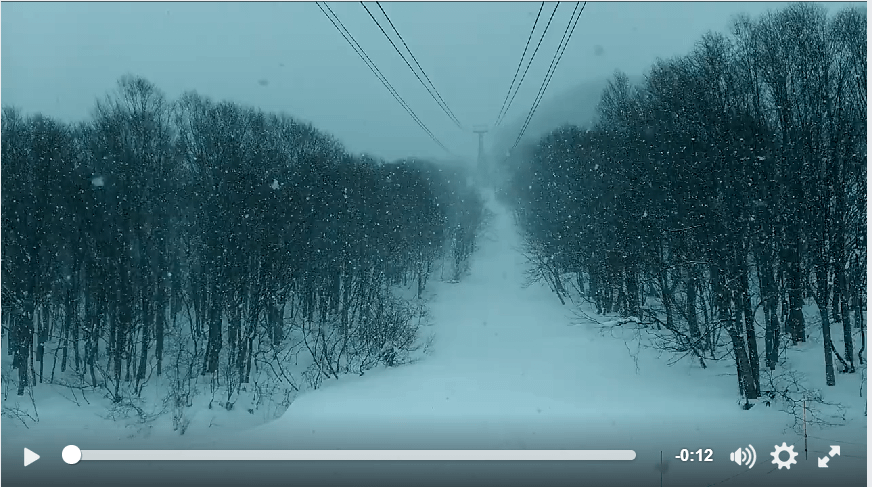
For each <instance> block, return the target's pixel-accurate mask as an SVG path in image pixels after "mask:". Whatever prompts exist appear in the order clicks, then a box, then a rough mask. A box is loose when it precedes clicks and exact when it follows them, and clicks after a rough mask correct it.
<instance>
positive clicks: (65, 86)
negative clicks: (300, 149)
mask: <svg viewBox="0 0 872 487" xmlns="http://www.w3.org/2000/svg"><path fill="white" fill-rule="evenodd" d="M330 5H331V7H332V8H333V10H334V11H335V12H336V14H337V15H338V16H339V18H340V19H341V20H342V22H343V23H344V24H345V26H346V27H347V28H348V29H349V31H350V32H351V33H352V35H353V36H354V37H355V39H356V40H357V41H358V42H359V43H360V45H361V46H362V47H363V48H364V49H365V50H366V52H367V53H368V54H369V55H370V56H371V57H372V59H373V60H374V61H375V63H376V64H377V66H378V67H379V68H380V70H381V71H382V72H383V73H384V74H385V76H386V77H387V79H388V80H389V81H390V82H391V84H392V85H394V87H395V88H396V89H397V91H398V92H399V94H400V96H402V97H403V98H404V99H405V100H406V101H407V102H408V104H409V105H410V106H411V108H412V110H413V111H414V112H415V113H416V114H417V115H418V117H420V119H421V120H422V121H423V123H424V124H425V125H426V126H427V127H428V128H429V129H430V130H431V131H432V132H433V133H434V134H435V135H436V137H437V138H438V139H440V140H441V141H442V142H443V143H444V144H445V145H446V146H447V147H448V148H449V149H450V150H451V151H452V152H454V153H455V154H458V155H459V156H461V157H464V158H468V159H473V158H474V157H475V154H476V151H477V137H476V136H475V134H473V133H471V132H470V129H471V128H473V127H474V126H478V125H485V126H490V125H492V124H493V122H494V121H495V119H496V116H497V113H498V112H499V109H500V106H501V104H502V102H503V98H504V96H505V93H506V90H507V89H508V86H509V83H510V82H511V79H512V75H513V74H514V72H515V68H516V67H517V64H518V61H519V58H520V56H521V52H522V51H523V48H524V44H525V42H526V40H527V37H528V35H529V33H530V28H531V27H532V25H533V20H534V18H535V15H536V12H537V11H538V8H539V3H536V2H441V3H440V2H385V3H383V5H382V6H383V7H384V9H385V11H386V12H387V13H388V15H389V16H390V18H391V21H392V22H393V23H394V25H395V26H396V28H397V29H398V31H399V32H400V34H402V36H403V38H404V40H405V41H406V42H407V44H408V46H409V47H410V48H411V51H412V53H413V54H414V55H415V57H416V58H417V59H418V61H419V62H420V63H421V66H422V67H423V68H424V70H425V71H426V72H427V74H428V76H429V77H430V79H431V80H432V81H433V83H434V84H435V86H436V88H437V90H438V91H439V93H440V94H441V95H442V97H443V98H444V99H445V101H446V102H447V104H448V105H449V107H450V108H451V110H452V111H453V112H454V113H455V114H456V116H457V117H458V118H459V120H460V121H461V122H462V124H463V125H464V128H466V129H467V130H466V131H461V130H460V129H459V128H458V127H457V126H455V125H454V124H453V122H452V121H451V120H450V119H449V118H448V117H447V116H446V115H445V114H444V113H443V112H442V111H441V110H440V108H439V107H438V105H437V104H436V103H435V102H434V101H433V99H432V98H431V97H430V96H429V95H428V94H427V92H426V90H425V89H424V88H423V86H422V85H421V84H420V83H419V82H418V80H417V79H415V77H414V75H413V74H412V73H411V72H410V70H409V69H408V67H407V66H406V65H405V63H404V62H403V60H402V59H401V58H400V57H399V55H398V54H397V53H396V51H394V48H393V47H392V46H391V44H390V43H389V42H388V40H387V39H386V38H385V37H384V35H383V34H382V33H381V31H379V29H378V28H377V27H376V25H375V24H374V23H373V22H372V19H371V18H370V17H369V16H368V14H367V13H366V11H365V10H364V9H363V8H362V7H361V5H360V4H359V3H357V2H340V3H331V4H330ZM783 5H785V4H784V3H774V2H772V3H770V2H767V3H763V2H759V3H758V2H710V3H706V2H676V3H669V2H642V3H624V2H589V3H588V4H587V6H586V8H585V10H584V13H583V14H582V15H581V18H580V21H579V23H578V27H577V29H576V31H575V33H574V36H573V37H572V39H571V42H570V44H569V46H568V48H567V50H566V54H565V56H564V58H563V60H562V61H561V63H560V65H559V68H558V70H557V72H556V74H555V75H554V77H553V81H552V83H551V84H550V86H549V88H548V92H547V94H546V96H545V101H544V102H543V105H544V104H547V101H548V100H549V99H553V98H554V97H555V96H558V95H559V94H560V93H562V92H566V91H567V90H570V89H571V88H572V87H574V86H576V85H578V84H579V83H583V82H587V81H594V80H600V79H604V78H607V77H609V76H611V75H612V73H614V72H615V71H616V70H621V71H624V72H626V73H628V74H630V75H637V76H638V75H642V74H644V72H645V71H646V70H647V69H648V67H649V66H650V65H651V63H652V62H654V60H655V59H656V58H657V57H664V58H665V57H671V56H676V55H681V54H684V53H686V52H688V51H689V50H690V49H691V48H692V46H693V44H694V43H695V42H696V41H697V40H698V39H699V37H700V36H701V35H702V34H703V33H705V32H706V31H709V30H716V31H726V29H727V27H728V24H729V22H730V19H731V18H732V17H733V16H734V15H736V14H738V13H742V12H745V13H748V14H750V15H752V16H756V15H759V14H761V13H763V12H765V11H767V10H770V9H772V8H773V7H777V6H783ZM845 5H846V4H845V3H839V4H832V3H827V4H825V6H826V7H827V8H829V9H830V10H831V11H833V10H837V9H840V8H842V7H844V6H845ZM368 6H369V7H370V10H372V11H373V12H374V14H376V15H377V16H378V15H379V14H380V12H379V11H378V9H377V7H376V5H375V4H368ZM573 6H574V4H571V3H567V4H565V5H561V6H560V8H559V9H558V10H557V13H556V15H555V16H554V21H553V23H552V25H551V28H550V29H549V31H548V35H547V36H546V37H545V40H544V41H543V43H542V46H541V48H540V49H539V52H538V54H537V55H536V58H535V61H534V62H533V64H532V66H531V68H530V72H529V73H528V75H527V78H526V80H525V81H524V84H523V86H522V88H521V90H520V92H519V93H518V96H517V98H516V100H515V102H514V104H513V105H512V108H511V110H510V111H509V113H508V115H507V116H506V117H505V121H504V124H505V122H511V121H512V120H516V119H518V118H522V117H524V116H525V115H526V113H527V111H528V110H529V108H530V106H531V105H532V103H533V100H534V98H535V96H536V92H537V91H538V89H539V85H540V83H541V81H542V78H543V77H544V74H545V72H546V70H547V68H548V64H549V63H550V60H551V57H552V55H553V53H554V51H555V49H556V47H557V44H558V42H559V40H560V37H561V35H562V33H563V30H564V28H565V26H566V22H567V20H568V19H569V15H570V12H571V10H572V7H573ZM552 8H553V3H548V4H546V6H545V8H544V9H543V12H542V18H541V19H540V23H539V26H538V27H537V30H536V34H535V35H534V37H533V41H532V43H533V44H535V42H536V41H537V39H538V36H539V35H540V33H541V31H542V26H543V24H544V23H545V22H546V21H547V17H548V16H549V14H550V12H551V9H552ZM2 13H3V16H2V27H3V29H2V56H3V60H4V61H5V62H4V65H5V66H4V67H5V68H6V76H5V77H3V81H4V83H3V88H2V103H3V105H13V106H17V107H19V108H21V109H22V110H24V111H25V112H27V113H33V112H40V113H43V114H45V115H49V116H52V117H57V118H60V119H62V120H65V121H74V120H84V119H86V118H87V117H88V116H89V114H90V113H91V111H92V108H93V106H94V103H95V100H96V99H97V98H99V97H103V96H105V94H107V93H108V92H109V91H111V90H112V89H114V87H115V83H116V81H117V80H118V79H119V77H121V76H122V75H125V74H134V75H138V76H143V77H145V78H147V79H149V80H150V81H152V82H153V83H155V84H156V85H157V87H158V88H160V89H161V90H163V91H164V92H165V93H166V95H167V96H168V97H169V98H171V99H175V98H176V97H178V96H179V95H180V94H181V93H183V92H184V91H187V90H195V91H197V92H198V93H201V94H203V95H206V96H209V97H211V98H213V99H219V100H225V99H226V100H232V101H235V102H238V103H241V104H244V105H249V106H254V107H258V108H260V109H263V110H265V111H271V112H286V113H289V114H290V115H292V116H294V117H296V118H298V119H302V120H305V121H308V122H311V123H312V124H314V125H315V126H316V127H317V128H319V129H321V130H324V131H327V132H329V133H331V134H333V135H335V136H336V137H337V138H338V139H339V140H340V141H341V142H342V143H343V144H345V146H346V147H347V148H348V149H349V150H350V151H353V152H366V153H370V154H373V155H375V156H378V157H382V158H385V159H389V160H392V159H397V158H401V157H430V158H444V157H446V153H445V152H444V151H442V149H440V148H439V146H437V145H436V144H435V143H434V142H433V141H432V140H431V139H430V138H429V137H428V136H427V135H426V134H425V133H424V132H423V131H422V130H421V129H420V128H419V127H418V126H417V125H416V124H415V123H414V121H413V120H412V119H411V117H410V116H409V115H408V114H407V113H406V112H405V111H404V110H403V109H402V107H400V106H399V104H398V103H397V102H396V101H395V100H394V99H393V98H392V97H391V95H390V94H389V93H388V91H387V90H386V89H385V88H384V86H382V85H381V83H380V82H379V81H378V80H377V78H376V77H375V76H373V74H372V73H371V72H370V71H369V69H368V68H367V67H366V65H365V64H364V63H363V62H362V61H361V60H360V58H359V57H358V56H357V55H356V54H355V52H354V51H353V50H352V49H351V47H350V46H349V45H348V44H347V43H346V41H345V40H344V39H343V38H342V36H341V35H340V34H339V32H337V31H336V29H335V28H334V27H333V25H332V24H331V23H330V22H329V21H328V20H327V18H325V17H324V15H323V14H322V12H321V11H320V10H319V9H318V8H317V7H316V5H314V4H313V2H287V3H259V2H251V3H248V2H246V3H242V2H220V3H211V2H196V3H192V2H178V3H176V2H172V3H170V2H156V3H151V2H148V3H115V2H111V3H110V2H105V3H104V2H100V3H89V2H81V3H80V2H71V3H29V2H28V3H14V2H12V3H9V2H4V3H3V6H2ZM377 18H380V17H377ZM381 20H382V22H383V19H381ZM386 27H387V26H386ZM532 49H533V47H531V48H530V50H531V51H532ZM528 56H529V53H528Z"/></svg>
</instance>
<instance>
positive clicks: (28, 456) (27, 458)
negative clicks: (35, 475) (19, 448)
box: [24, 448, 39, 467]
mask: <svg viewBox="0 0 872 487" xmlns="http://www.w3.org/2000/svg"><path fill="white" fill-rule="evenodd" d="M37 460H39V455H37V454H36V453H34V452H32V451H30V450H28V449H27V448H25V449H24V466H25V467H26V466H28V465H30V464H31V463H33V462H35V461H37Z"/></svg>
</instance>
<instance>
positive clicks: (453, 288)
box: [3, 198, 867, 487]
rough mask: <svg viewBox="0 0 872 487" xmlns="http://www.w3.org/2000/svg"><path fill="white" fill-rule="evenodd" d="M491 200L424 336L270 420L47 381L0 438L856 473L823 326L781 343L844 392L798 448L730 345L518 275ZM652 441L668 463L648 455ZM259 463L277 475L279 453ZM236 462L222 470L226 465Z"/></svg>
mask: <svg viewBox="0 0 872 487" xmlns="http://www.w3.org/2000/svg"><path fill="white" fill-rule="evenodd" d="M489 206H490V209H491V210H492V211H493V212H494V219H493V220H492V222H491V224H490V227H489V228H488V230H487V233H486V234H485V235H484V236H483V237H482V240H481V245H480V249H479V250H478V251H477V253H476V255H475V256H474V257H473V264H472V268H471V272H470V275H469V276H468V277H467V278H466V279H464V280H462V281H461V282H459V283H445V282H438V281H434V282H432V283H431V285H430V292H431V294H432V296H431V303H430V318H431V324H430V325H428V326H425V327H424V328H423V330H422V332H423V333H425V334H432V336H433V337H434V341H433V343H432V346H431V347H430V353H429V354H428V355H427V356H425V357H423V358H422V359H421V360H419V361H418V362H416V363H412V364H409V365H404V366H400V367H395V368H380V369H377V370H371V371H369V372H367V373H366V374H365V375H364V376H356V375H353V376H347V377H343V378H341V379H339V380H333V381H328V382H326V383H324V384H323V386H322V387H321V388H320V389H318V390H315V391H311V392H306V393H303V394H301V395H300V396H299V397H298V398H297V399H296V400H295V401H294V402H293V403H292V404H291V406H290V407H289V408H288V409H287V411H286V412H285V413H284V414H283V415H282V416H281V417H280V418H279V419H276V420H274V421H270V422H267V423H265V424H260V425H258V424H259V423H262V422H263V417H262V416H259V415H250V414H247V413H245V412H240V411H232V412H227V411H219V410H208V411H207V410H205V408H204V410H203V412H202V413H200V414H198V415H195V416H194V422H193V423H192V425H191V427H190V428H189V432H188V433H187V434H186V435H185V436H184V437H179V436H178V435H177V434H176V433H173V432H172V431H171V428H169V427H168V425H167V424H166V422H163V423H162V422H161V421H164V420H158V421H155V422H153V423H151V424H150V425H148V426H141V427H139V428H121V427H120V426H118V424H117V423H115V422H113V421H111V420H107V419H104V418H102V417H101V415H102V416H105V414H106V413H105V404H102V403H97V402H95V403H93V404H91V405H86V404H84V403H83V405H82V407H81V408H80V409H79V410H78V411H79V413H77V414H69V413H65V414H64V415H62V416H61V415H52V413H51V411H52V410H53V408H57V409H55V410H58V411H59V410H61V409H62V410H63V411H65V412H66V411H69V410H70V403H69V401H68V400H66V399H63V398H61V397H60V396H59V393H58V392H57V391H58V390H59V389H57V388H55V389H54V390H55V391H56V392H54V393H53V394H54V395H55V397H54V398H52V397H39V398H37V399H38V401H41V402H40V412H41V413H40V418H41V421H40V422H39V423H37V424H35V425H31V426H30V429H25V428H23V427H22V426H21V425H19V424H15V423H14V422H13V421H10V420H8V419H5V418H4V421H3V442H4V444H3V446H4V450H6V449H7V448H6V447H7V446H9V444H10V442H9V439H10V438H15V440H16V441H15V444H14V448H15V449H16V450H15V463H19V462H20V460H19V459H18V456H20V455H19V453H20V450H18V443H22V444H24V445H25V446H27V445H30V444H34V445H35V444H38V443H39V441H40V440H39V439H40V438H45V441H48V439H47V438H48V437H51V438H52V439H53V441H54V440H57V442H63V443H64V444H73V443H74V444H77V445H79V446H80V447H82V448H86V447H87V444H88V443H89V442H90V441H94V442H101V445H102V446H101V448H106V447H107V446H106V445H105V441H106V437H108V436H111V437H112V440H113V442H115V443H116V444H117V447H118V448H156V447H158V446H157V445H160V447H161V448H169V447H171V448H186V447H197V448H216V449H231V448H258V449H272V448H280V449H298V448H318V449H333V448H355V449H367V448H411V449H479V448H482V449H563V448H577V449H609V448H614V449H633V450H635V451H636V453H637V459H636V460H634V461H632V462H590V463H581V464H572V465H561V466H550V465H549V466H547V467H544V466H542V465H528V466H524V465H511V466H508V465H504V466H501V467H499V468H498V470H494V471H495V472H496V471H499V472H500V473H501V474H502V475H504V476H507V477H506V478H507V479H512V478H513V479H518V480H519V481H520V479H526V478H530V479H531V480H532V479H534V478H537V477H540V476H541V475H544V474H547V475H552V476H553V479H554V480H557V478H558V477H560V478H565V479H567V482H569V480H568V479H569V478H570V477H571V478H574V479H576V480H577V479H578V477H579V476H581V477H582V478H586V479H596V482H595V483H596V484H597V485H605V484H613V485H628V482H633V483H634V485H643V483H644V485H661V484H660V482H661V480H662V485H664V486H673V485H674V486H678V485H681V486H684V485H699V486H705V485H715V484H717V485H756V484H758V483H759V484H760V485H767V486H771V485H782V484H783V485H791V486H793V487H797V486H804V485H826V484H829V483H833V485H841V486H848V485H865V478H866V473H865V472H866V436H867V434H866V431H867V429H866V418H865V415H864V410H865V394H866V390H865V387H864V388H863V390H862V393H863V394H862V396H863V397H861V395H860V392H861V384H862V382H861V381H863V380H864V377H863V375H861V374H860V373H859V372H858V373H856V374H852V375H839V376H838V377H837V382H838V384H837V386H836V387H835V388H826V387H825V386H823V380H824V379H823V367H822V366H821V365H820V363H821V362H822V360H821V359H822V353H820V351H821V349H820V346H819V345H818V342H817V340H816V339H815V336H814V333H817V334H818V335H819V334H820V330H819V329H817V330H815V329H810V332H811V333H812V340H811V341H810V342H809V343H808V344H806V345H805V348H791V349H788V351H787V353H788V355H787V357H788V363H789V364H790V365H791V366H792V367H793V368H794V369H795V370H796V371H798V372H802V373H804V374H806V375H807V377H808V380H809V381H810V383H811V384H812V385H813V386H814V385H817V386H818V387H819V388H820V389H822V392H823V394H824V398H825V399H826V400H827V401H830V402H838V403H840V404H841V405H842V406H844V407H845V412H844V417H845V421H844V423H845V424H844V425H843V426H837V427H829V428H825V429H821V428H819V427H816V426H811V427H810V428H809V430H808V436H809V439H808V460H806V456H805V451H804V450H805V446H804V440H803V435H802V432H801V431H799V432H798V431H796V430H794V429H793V428H792V426H793V424H794V417H793V416H791V415H789V414H787V413H785V412H783V411H782V410H780V408H779V407H778V405H777V404H776V405H773V406H772V407H767V406H766V405H764V404H757V405H756V406H755V407H753V408H752V409H750V410H747V411H745V410H743V409H742V408H740V407H739V402H738V398H737V393H736V390H737V385H736V379H735V365H734V363H733V362H731V361H730V360H729V359H727V360H723V361H722V362H714V363H712V362H710V363H709V364H708V365H709V368H707V369H701V368H700V367H699V365H698V363H697V362H695V361H693V360H690V359H684V360H681V361H679V362H677V363H676V364H674V365H672V366H670V365H668V364H667V362H668V361H669V360H668V359H669V357H666V356H663V354H662V353H658V352H657V351H656V350H654V349H651V348H645V347H638V346H637V343H638V342H636V341H635V340H637V339H638V335H637V334H636V333H635V332H634V331H633V330H628V329H626V328H624V327H619V326H610V324H608V323H605V324H604V323H599V322H596V321H594V320H592V319H591V320H587V319H584V318H581V319H580V318H579V317H578V315H577V314H575V313H573V307H572V306H571V305H566V306H562V305H561V304H560V302H559V301H558V300H557V298H556V296H555V295H554V294H553V293H552V292H551V291H550V290H549V289H548V288H547V287H545V286H544V285H541V284H533V285H531V286H526V287H525V285H524V284H525V280H526V276H525V273H524V271H525V268H526V267H525V265H526V264H525V261H524V257H523V256H522V255H521V253H520V252H519V251H518V250H519V247H520V244H521V242H520V237H519V235H518V233H517V230H516V227H515V225H514V223H513V220H512V217H511V215H510V213H509V212H508V210H507V209H506V208H504V207H503V206H501V205H500V204H498V203H497V202H496V201H495V200H493V198H491V199H490V202H489ZM587 313H588V314H589V315H591V316H593V312H592V311H590V310H588V311H587ZM834 329H835V328H834ZM834 335H838V333H834ZM37 389H39V388H37ZM45 395H47V394H45ZM80 402H81V401H80ZM831 412H832V411H828V410H825V411H823V413H824V414H828V413H831ZM25 439H26V441H24V440H25ZM19 440H21V441H19ZM782 442H786V443H787V444H788V445H795V450H796V451H797V452H799V456H798V457H797V461H798V462H799V463H798V464H797V465H794V466H793V467H792V468H791V469H789V470H787V469H783V470H778V469H777V467H776V466H775V465H773V464H772V463H771V462H772V457H771V455H770V452H772V451H773V449H774V446H775V445H776V444H777V445H780V444H781V443H782ZM748 444H752V445H753V446H754V448H755V449H756V452H757V456H758V457H757V463H756V466H755V467H754V468H753V469H750V470H749V469H748V468H747V467H740V466H738V465H736V464H735V463H732V462H730V459H729V456H730V455H729V453H730V452H731V451H734V450H736V449H737V448H740V447H744V446H747V445H748ZM830 445H839V446H840V447H841V456H840V457H835V458H833V459H832V460H830V462H829V468H827V469H821V468H817V458H818V457H822V456H824V455H826V453H827V452H829V451H830ZM683 448H686V449H688V450H691V451H696V450H698V449H708V448H710V449H712V450H713V455H712V459H713V461H712V462H704V463H702V464H701V463H699V462H696V463H689V462H688V463H682V462H680V461H679V460H678V459H676V458H675V457H676V455H678V454H679V452H680V451H681V449H683ZM661 455H662V458H663V459H664V465H662V466H659V465H658V464H660V459H661ZM7 456H8V454H6V453H4V467H6V465H7V460H6V458H7ZM269 468H270V469H271V470H270V472H273V473H276V474H277V475H278V474H279V471H278V470H276V469H278V468H279V467H272V466H270V467H269ZM319 468H321V469H322V470H323V469H325V468H327V467H323V466H322V467H319ZM349 468H351V467H349ZM356 468H358V471H355V474H354V475H366V474H367V472H368V473H369V474H373V475H375V474H376V473H378V474H379V475H387V474H386V473H385V471H379V472H375V470H373V468H374V467H373V468H370V470H366V469H365V468H364V467H356ZM367 468H369V467H367ZM393 468H394V470H391V472H394V473H396V474H397V475H400V474H401V473H403V475H418V476H420V477H421V478H422V479H425V480H426V479H431V480H433V482H434V484H435V483H442V482H438V481H437V480H436V479H439V478H441V477H446V476H451V475H454V476H457V478H458V479H467V480H469V479H475V478H480V479H487V478H488V476H487V475H488V473H487V471H486V470H475V468H476V467H467V466H464V467H459V466H456V465H455V466H452V467H448V466H444V465H435V464H428V465H421V464H416V465H415V466H414V468H415V469H417V470H414V469H412V467H393ZM401 468H407V470H400V469H401ZM482 468H493V467H492V466H491V467H482ZM239 469H240V467H238V466H236V467H233V468H231V467H225V466H222V467H221V468H220V469H219V470H220V471H221V472H224V473H225V474H226V475H227V476H232V475H233V472H237V473H238V472H239V471H240V470H239ZM449 469H450V470H449ZM329 470H331V471H332V470H335V469H329ZM212 472H213V473H214V470H213V471H212ZM440 476H441V477H440ZM525 476H526V477H525ZM561 476H562V477H561ZM227 478H229V477H227ZM246 478H251V477H250V475H248V476H247V477H246ZM637 482H640V483H637Z"/></svg>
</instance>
